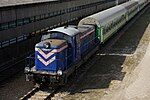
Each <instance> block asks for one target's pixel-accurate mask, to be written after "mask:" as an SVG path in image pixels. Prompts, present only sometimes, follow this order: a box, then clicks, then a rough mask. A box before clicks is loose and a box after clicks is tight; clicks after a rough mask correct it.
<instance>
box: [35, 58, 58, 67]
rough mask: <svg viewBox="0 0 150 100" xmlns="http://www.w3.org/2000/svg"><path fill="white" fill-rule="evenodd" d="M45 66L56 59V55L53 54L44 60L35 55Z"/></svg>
mask: <svg viewBox="0 0 150 100" xmlns="http://www.w3.org/2000/svg"><path fill="white" fill-rule="evenodd" d="M37 58H38V59H39V60H40V61H41V62H42V63H43V64H44V65H45V66H47V65H49V64H50V63H52V62H53V61H54V60H56V57H55V56H54V57H53V58H51V59H49V60H48V61H45V60H44V59H42V58H41V57H40V56H39V55H38V57H37Z"/></svg>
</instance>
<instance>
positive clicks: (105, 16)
mask: <svg viewBox="0 0 150 100" xmlns="http://www.w3.org/2000/svg"><path fill="white" fill-rule="evenodd" d="M125 12H126V9H125V7H123V6H121V5H118V6H115V7H112V8H110V9H107V10H104V11H101V12H99V13H96V14H94V15H91V16H88V17H86V18H83V19H82V20H81V21H80V22H79V24H78V25H79V26H80V25H83V24H94V25H97V26H101V25H105V24H106V23H108V22H110V21H111V20H113V19H114V18H116V17H117V16H118V15H121V14H124V13H125Z"/></svg>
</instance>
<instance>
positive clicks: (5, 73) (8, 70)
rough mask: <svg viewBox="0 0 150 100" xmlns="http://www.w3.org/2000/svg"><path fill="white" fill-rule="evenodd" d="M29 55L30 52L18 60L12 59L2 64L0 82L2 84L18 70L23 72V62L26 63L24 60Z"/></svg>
mask: <svg viewBox="0 0 150 100" xmlns="http://www.w3.org/2000/svg"><path fill="white" fill-rule="evenodd" d="M29 54H31V52H28V53H26V54H25V55H23V56H21V57H19V58H14V59H12V60H10V61H8V62H6V63H4V64H1V65H0V82H3V81H4V80H6V79H8V78H9V77H11V76H12V75H14V74H16V73H17V72H19V71H20V70H23V69H24V65H25V62H26V58H27V56H28V55H29Z"/></svg>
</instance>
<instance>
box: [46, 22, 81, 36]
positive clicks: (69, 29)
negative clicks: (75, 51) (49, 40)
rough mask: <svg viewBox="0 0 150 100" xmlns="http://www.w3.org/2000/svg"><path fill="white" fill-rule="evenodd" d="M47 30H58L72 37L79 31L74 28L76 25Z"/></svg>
mask: <svg viewBox="0 0 150 100" xmlns="http://www.w3.org/2000/svg"><path fill="white" fill-rule="evenodd" d="M48 32H60V33H63V34H66V35H68V36H71V37H73V36H74V35H76V34H78V33H79V30H78V29H77V28H76V26H73V25H72V26H64V27H58V28H55V29H52V30H48Z"/></svg>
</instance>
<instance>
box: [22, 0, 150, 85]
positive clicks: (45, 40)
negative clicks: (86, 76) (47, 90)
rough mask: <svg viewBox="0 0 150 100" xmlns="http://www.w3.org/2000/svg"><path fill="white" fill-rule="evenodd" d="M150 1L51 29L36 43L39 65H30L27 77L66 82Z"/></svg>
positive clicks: (134, 1)
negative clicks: (75, 23)
mask: <svg viewBox="0 0 150 100" xmlns="http://www.w3.org/2000/svg"><path fill="white" fill-rule="evenodd" d="M148 3H149V1H148V0H131V1H129V2H126V3H124V4H121V5H118V6H115V7H112V8H110V9H107V10H104V11H102V12H99V13H96V14H94V15H91V16H88V17H86V18H83V19H82V20H81V21H80V22H79V24H78V26H74V25H69V26H64V27H58V28H56V29H52V30H49V31H48V32H47V33H46V34H45V35H43V36H42V39H41V42H40V43H37V44H36V45H35V57H34V58H35V59H34V62H35V66H34V67H32V68H31V67H26V68H25V74H26V78H27V80H31V79H32V80H33V81H34V82H35V83H38V84H43V83H44V84H45V83H46V84H48V85H52V84H54V85H55V84H60V85H62V84H65V83H66V82H67V78H68V77H69V76H70V75H71V74H72V73H73V72H74V71H75V70H76V69H77V68H78V67H80V66H81V64H83V63H84V62H85V61H86V60H87V59H88V58H89V57H90V56H91V55H93V54H94V53H95V51H97V50H98V47H99V44H102V43H104V42H105V41H107V40H108V39H109V38H110V37H111V36H112V35H113V34H114V33H116V32H117V31H118V30H119V29H120V28H121V27H122V26H123V25H124V24H125V23H126V22H127V21H129V20H130V19H131V18H133V17H134V16H135V15H136V14H137V13H138V12H139V11H140V10H142V9H143V8H144V6H146V5H147V4H148Z"/></svg>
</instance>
